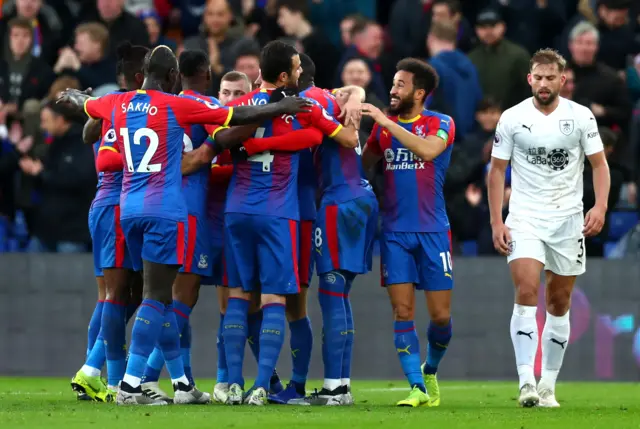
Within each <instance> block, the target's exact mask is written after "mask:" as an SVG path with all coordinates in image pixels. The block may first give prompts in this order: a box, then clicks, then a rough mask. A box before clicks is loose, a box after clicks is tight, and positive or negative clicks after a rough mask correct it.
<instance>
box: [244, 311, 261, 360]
mask: <svg viewBox="0 0 640 429" xmlns="http://www.w3.org/2000/svg"><path fill="white" fill-rule="evenodd" d="M247 322H248V323H249V326H248V332H247V335H248V336H247V342H248V343H249V348H250V349H251V353H253V357H255V358H256V362H258V360H259V359H260V330H261V329H262V310H259V311H258V312H256V313H251V314H249V318H248V319H247Z"/></svg>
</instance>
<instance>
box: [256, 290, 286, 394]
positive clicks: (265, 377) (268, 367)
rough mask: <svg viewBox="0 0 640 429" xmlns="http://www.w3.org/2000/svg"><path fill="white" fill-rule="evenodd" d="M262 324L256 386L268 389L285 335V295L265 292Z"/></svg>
mask: <svg viewBox="0 0 640 429" xmlns="http://www.w3.org/2000/svg"><path fill="white" fill-rule="evenodd" d="M262 313H263V314H262V326H261V329H260V338H259V341H260V357H259V359H258V376H257V377H256V381H255V388H256V389H259V388H263V389H265V391H268V389H269V388H270V385H271V384H272V380H271V378H272V376H273V374H274V371H275V369H276V364H277V362H278V357H279V356H280V350H282V345H283V344H284V336H285V321H286V315H285V297H284V296H283V295H274V294H264V295H263V296H262Z"/></svg>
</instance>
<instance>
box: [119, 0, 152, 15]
mask: <svg viewBox="0 0 640 429" xmlns="http://www.w3.org/2000/svg"><path fill="white" fill-rule="evenodd" d="M154 3H155V2H154V0H125V2H124V9H125V10H126V11H127V12H129V13H130V14H131V15H139V14H140V13H142V12H144V11H146V10H151V9H153V7H154Z"/></svg>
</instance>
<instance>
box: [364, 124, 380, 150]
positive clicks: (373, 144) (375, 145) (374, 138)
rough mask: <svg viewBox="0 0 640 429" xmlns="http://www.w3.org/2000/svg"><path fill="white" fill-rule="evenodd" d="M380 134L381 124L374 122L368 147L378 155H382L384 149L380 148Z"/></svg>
mask: <svg viewBox="0 0 640 429" xmlns="http://www.w3.org/2000/svg"><path fill="white" fill-rule="evenodd" d="M379 134H380V125H378V124H374V126H373V129H372V130H371V134H369V138H368V139H367V147H368V148H369V150H370V151H371V152H372V153H375V154H376V155H382V149H381V148H380V142H379V141H378V135H379Z"/></svg>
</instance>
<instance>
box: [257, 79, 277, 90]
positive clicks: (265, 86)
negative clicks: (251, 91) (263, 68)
mask: <svg viewBox="0 0 640 429" xmlns="http://www.w3.org/2000/svg"><path fill="white" fill-rule="evenodd" d="M276 88H279V86H278V85H276V84H275V83H271V82H265V81H264V80H263V81H262V83H261V84H260V89H276Z"/></svg>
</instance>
